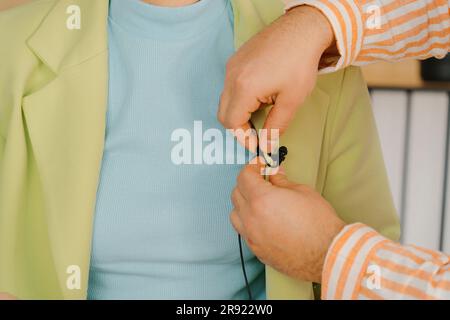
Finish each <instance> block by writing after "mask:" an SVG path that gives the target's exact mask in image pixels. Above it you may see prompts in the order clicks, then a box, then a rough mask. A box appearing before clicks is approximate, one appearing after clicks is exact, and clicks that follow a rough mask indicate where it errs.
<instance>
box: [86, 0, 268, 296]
mask: <svg viewBox="0 0 450 320" xmlns="http://www.w3.org/2000/svg"><path fill="white" fill-rule="evenodd" d="M233 44H234V35H233V15H232V10H231V5H230V3H229V1H228V0H202V1H199V2H197V3H195V4H193V5H189V6H185V7H178V8H168V7H158V6H154V5H149V4H145V3H143V2H140V1H138V0H111V2H110V17H109V47H110V48H109V49H110V58H109V59H110V61H109V65H110V74H109V81H110V82H109V105H108V112H107V128H106V140H105V150H104V155H103V162H102V169H101V176H100V182H99V187H98V192H97V205H96V212H95V219H94V234H93V244H92V257H91V268H90V276H89V290H88V298H90V299H234V298H238V299H242V298H243V299H245V298H246V297H247V295H246V291H245V286H244V280H243V275H242V271H241V265H240V260H239V247H238V241H237V235H236V233H235V231H234V230H233V228H232V226H231V224H230V222H229V213H230V211H231V209H232V205H231V201H230V193H231V191H232V188H233V187H234V185H235V182H236V177H237V175H238V173H239V171H240V169H241V168H242V166H241V165H206V164H205V165H176V164H174V163H173V162H172V161H171V151H172V148H173V146H174V145H175V143H174V142H172V141H171V135H172V132H173V131H174V130H175V129H178V128H185V129H187V130H189V131H190V132H191V133H192V132H193V126H194V121H202V125H203V130H206V129H208V128H218V129H220V130H221V131H224V130H223V129H222V127H221V126H220V124H219V123H218V122H217V120H216V111H217V106H218V103H219V97H220V93H221V90H222V88H223V81H224V70H225V64H226V61H227V59H228V58H229V56H230V55H231V54H232V53H233V52H234V45H233ZM239 148H240V147H238V151H237V152H242V150H240V151H239ZM245 257H246V267H247V271H248V274H249V278H250V281H251V283H252V290H253V293H254V295H255V296H257V297H259V298H262V297H263V296H264V267H263V266H262V265H261V264H260V263H259V262H258V261H257V259H256V258H255V257H254V256H253V255H252V254H251V252H250V251H249V250H248V248H247V247H245Z"/></svg>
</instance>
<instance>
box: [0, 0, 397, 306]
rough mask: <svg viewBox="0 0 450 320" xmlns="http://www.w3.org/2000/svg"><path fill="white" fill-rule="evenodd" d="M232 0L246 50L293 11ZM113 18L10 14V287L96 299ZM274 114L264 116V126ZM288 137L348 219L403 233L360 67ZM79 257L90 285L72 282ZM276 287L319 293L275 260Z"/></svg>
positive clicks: (0, 114)
mask: <svg viewBox="0 0 450 320" xmlns="http://www.w3.org/2000/svg"><path fill="white" fill-rule="evenodd" d="M232 2H233V10H234V15H235V38H236V39H235V45H236V48H238V47H239V46H240V45H242V44H243V43H244V42H245V41H247V40H248V39H249V38H250V37H251V36H253V35H254V34H256V33H257V32H258V31H260V30H261V29H262V28H264V27H265V26H266V25H268V24H269V23H271V22H272V21H273V20H274V19H276V18H277V17H279V16H280V15H281V14H282V13H283V5H282V2H281V0H232ZM73 4H75V5H78V6H79V7H80V8H81V29H79V30H77V29H74V30H70V29H68V28H66V21H67V19H68V17H69V14H68V13H67V8H68V7H69V6H70V5H73ZM107 16H108V0H95V1H93V0H36V1H32V2H31V3H30V4H27V5H23V6H20V7H17V8H15V9H11V10H7V11H4V12H1V13H0V39H1V41H2V43H1V46H0V61H1V62H0V66H1V67H0V292H9V293H11V294H13V295H16V296H18V297H19V298H22V299H35V298H42V299H85V298H86V292H87V285H88V272H89V258H90V249H91V238H92V221H93V219H92V218H93V214H94V205H95V197H96V190H97V184H98V178H99V171H100V163H101V158H102V153H103V143H104V132H105V113H106V106H107V93H108V42H107ZM298 54H299V55H300V54H301V52H299V53H298ZM267 76H268V77H269V76H270V73H269V74H267ZM266 112H267V110H263V111H261V112H259V113H258V114H256V115H255V116H254V119H253V120H254V122H256V123H257V124H259V126H261V124H262V121H263V120H264V117H265V114H266ZM282 140H283V141H282V143H283V144H284V145H287V146H288V147H289V157H288V158H287V161H286V171H287V174H288V176H289V177H290V179H291V180H293V181H296V182H299V183H303V184H308V185H310V186H313V187H314V188H316V189H317V190H318V191H319V192H321V193H322V195H323V196H324V197H325V198H326V199H328V201H330V202H331V204H332V205H333V206H334V208H335V209H336V211H337V212H338V213H339V215H340V216H341V217H342V218H343V219H344V220H345V221H347V222H349V223H351V222H356V221H359V222H363V223H366V224H368V225H370V226H372V227H374V228H375V229H377V230H378V231H379V232H381V233H382V234H384V235H386V236H388V237H389V238H391V239H397V238H398V236H399V224H398V220H397V215H396V211H395V209H394V205H393V201H392V197H391V194H390V191H389V186H388V180H387V177H386V172H385V167H384V163H383V157H382V154H381V151H380V144H379V140H378V136H377V130H376V127H375V124H374V119H373V115H372V111H371V107H370V99H369V95H368V92H367V88H366V85H365V83H364V80H363V78H362V76H361V73H360V70H359V69H357V68H348V69H346V70H344V71H341V72H337V73H335V74H332V75H325V76H321V77H319V80H318V83H317V87H316V88H315V90H314V91H313V93H312V94H311V96H310V97H309V98H308V100H307V101H306V102H305V103H304V105H303V106H302V107H301V108H300V111H299V112H298V113H297V115H296V118H295V120H294V121H293V122H292V125H291V126H290V128H289V130H288V131H287V132H286V134H285V135H284V136H283V137H282ZM155 183H157V182H155ZM73 265H75V266H79V270H80V275H81V287H80V288H79V289H77V288H75V289H73V288H72V287H71V286H67V281H68V277H69V275H70V266H73ZM68 268H69V270H68ZM68 272H69V273H68ZM267 293H268V297H269V298H271V299H311V298H313V290H312V285H311V283H307V282H301V281H297V280H294V279H290V278H289V277H287V276H285V275H282V274H280V273H278V272H277V271H275V270H273V269H271V268H269V267H268V268H267Z"/></svg>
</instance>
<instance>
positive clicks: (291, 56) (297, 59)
mask: <svg viewBox="0 0 450 320" xmlns="http://www.w3.org/2000/svg"><path fill="white" fill-rule="evenodd" d="M333 42H334V34H333V31H332V28H331V26H330V24H329V22H328V20H327V19H326V18H325V16H323V15H322V14H321V13H320V11H319V10H317V9H315V8H312V7H309V6H300V7H297V8H294V9H292V10H290V11H289V12H287V13H286V14H285V15H283V16H282V17H281V18H279V19H278V20H277V21H275V22H274V23H273V24H272V25H270V26H269V27H267V28H266V29H265V30H263V31H262V32H260V33H259V34H257V35H256V36H255V37H254V38H252V39H251V40H249V41H248V42H247V43H246V44H245V45H243V46H242V47H241V48H240V49H239V50H238V51H237V53H236V54H235V55H234V56H233V57H232V58H231V59H230V60H229V62H228V64H227V70H226V78H225V87H224V91H223V93H222V96H221V100H220V106H219V111H218V119H219V121H220V122H221V123H222V124H223V125H224V126H225V127H226V128H227V129H235V130H237V129H243V130H247V129H249V128H250V124H249V120H250V117H251V113H253V112H254V111H256V110H257V109H259V108H260V107H261V106H262V105H265V104H274V108H273V109H272V110H271V112H270V113H269V115H268V117H267V120H266V123H265V125H264V128H266V129H278V130H280V134H282V133H283V132H284V131H285V130H286V128H287V127H288V124H289V122H290V121H291V120H292V118H293V117H294V115H295V112H296V110H297V108H298V107H299V106H300V105H301V104H302V103H303V102H304V100H305V99H306V97H307V96H308V95H309V94H310V93H311V91H312V90H313V88H314V86H315V82H316V78H317V72H318V65H319V61H320V58H321V56H322V55H323V53H324V52H325V50H327V48H329V47H330V46H331V45H332V43H333ZM268 132H269V133H270V130H269V131H268ZM238 139H239V138H238ZM251 139H256V136H251ZM240 142H241V143H242V144H246V145H247V146H249V145H256V141H252V142H251V143H250V141H249V140H247V143H245V141H240ZM269 143H270V141H269ZM261 147H262V148H264V147H265V145H262V146H261Z"/></svg>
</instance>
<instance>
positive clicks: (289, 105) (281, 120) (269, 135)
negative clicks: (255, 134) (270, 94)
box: [260, 94, 299, 152]
mask: <svg viewBox="0 0 450 320" xmlns="http://www.w3.org/2000/svg"><path fill="white" fill-rule="evenodd" d="M298 106H299V104H298V99H295V98H294V97H291V96H287V95H283V94H280V95H278V97H277V99H276V101H275V105H274V106H273V108H272V109H271V110H270V111H269V114H268V115H267V118H266V121H265V122H264V126H263V129H265V130H266V131H265V133H266V134H265V135H264V137H263V139H261V141H260V148H261V149H262V150H263V151H265V152H274V151H275V149H276V148H277V147H278V139H279V137H280V136H281V135H282V134H283V133H284V132H285V131H286V129H287V128H288V126H289V123H290V122H291V121H292V120H293V119H294V117H295V113H296V111H297V108H298Z"/></svg>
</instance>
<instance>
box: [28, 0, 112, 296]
mask: <svg viewBox="0 0 450 320" xmlns="http://www.w3.org/2000/svg"><path fill="white" fill-rule="evenodd" d="M71 6H72V7H71ZM73 6H77V7H78V8H79V9H80V10H79V12H80V14H81V16H80V17H81V25H80V27H81V28H80V29H73V30H71V29H69V28H67V25H66V22H67V19H68V18H69V16H70V14H71V13H70V12H69V13H68V11H67V10H68V8H69V7H70V8H74V7H73ZM75 9H76V7H75ZM75 12H76V11H75ZM107 16H108V1H107V0H95V1H92V0H70V1H69V0H60V1H57V2H55V5H54V7H53V8H52V10H51V11H50V12H49V14H48V15H47V17H46V18H45V19H44V21H43V22H42V24H41V25H40V27H39V28H38V29H37V30H36V32H35V33H34V34H33V35H32V36H31V38H30V39H29V41H28V46H29V47H30V49H31V50H32V51H33V52H34V53H35V54H36V56H37V57H39V59H40V60H42V63H43V64H44V65H45V67H46V68H48V69H50V70H51V72H47V73H46V74H50V75H51V74H53V76H49V77H48V78H47V79H45V81H43V83H42V85H41V86H39V88H38V89H37V90H35V91H32V92H31V93H28V94H27V96H25V97H24V98H23V101H22V108H23V114H24V118H25V122H26V129H27V131H28V134H29V138H30V142H31V147H32V151H33V155H34V157H35V161H36V165H37V169H38V172H39V176H40V181H41V183H42V190H43V196H44V201H45V203H46V206H47V208H46V214H47V216H46V219H47V226H48V235H49V240H50V243H51V252H52V254H53V258H54V264H55V270H56V272H57V276H58V279H59V283H60V285H61V290H62V292H63V295H64V298H84V297H85V296H86V290H87V281H88V270H89V257H90V245H91V236H92V232H91V228H92V217H93V210H94V206H95V197H96V190H97V183H98V174H99V171H100V164H101V158H102V153H103V143H104V130H105V112H106V105H107V92H108V52H107ZM73 266H75V267H73ZM77 267H79V270H80V271H81V274H80V275H81V283H82V287H81V289H80V290H71V289H73V288H68V287H67V286H66V282H67V278H68V276H69V275H68V274H67V272H68V270H69V271H70V270H77ZM71 268H72V269H71ZM74 268H75V269H74Z"/></svg>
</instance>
